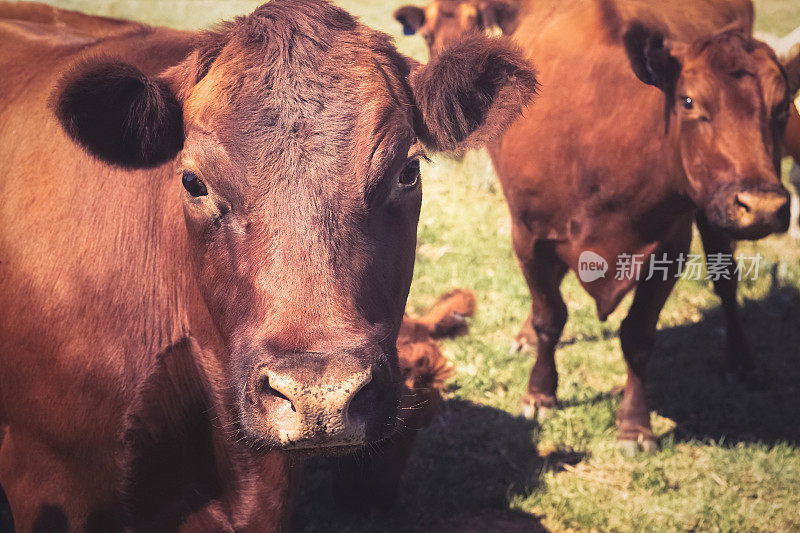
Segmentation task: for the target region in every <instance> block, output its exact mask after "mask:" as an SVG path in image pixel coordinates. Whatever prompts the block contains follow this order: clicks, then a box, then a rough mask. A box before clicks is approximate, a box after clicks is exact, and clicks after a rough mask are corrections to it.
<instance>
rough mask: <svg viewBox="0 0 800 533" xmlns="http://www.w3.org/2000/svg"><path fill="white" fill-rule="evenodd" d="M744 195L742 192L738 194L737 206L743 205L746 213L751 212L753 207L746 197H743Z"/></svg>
mask: <svg viewBox="0 0 800 533" xmlns="http://www.w3.org/2000/svg"><path fill="white" fill-rule="evenodd" d="M743 196H744V195H742V194H737V195H736V207H741V208H742V209H744V211H745V213H749V212H750V211H751V210H752V208H751V207H750V205H749V204H748V202H747V201H746V200H745V198H743Z"/></svg>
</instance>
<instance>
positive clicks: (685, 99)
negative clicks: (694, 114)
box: [681, 96, 694, 111]
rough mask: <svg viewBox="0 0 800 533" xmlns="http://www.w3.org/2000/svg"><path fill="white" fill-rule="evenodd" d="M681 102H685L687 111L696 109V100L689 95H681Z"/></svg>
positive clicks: (684, 106) (684, 105)
mask: <svg viewBox="0 0 800 533" xmlns="http://www.w3.org/2000/svg"><path fill="white" fill-rule="evenodd" d="M681 103H682V104H683V108H684V109H685V110H686V111H691V110H692V109H694V100H692V99H691V98H689V97H688V96H681Z"/></svg>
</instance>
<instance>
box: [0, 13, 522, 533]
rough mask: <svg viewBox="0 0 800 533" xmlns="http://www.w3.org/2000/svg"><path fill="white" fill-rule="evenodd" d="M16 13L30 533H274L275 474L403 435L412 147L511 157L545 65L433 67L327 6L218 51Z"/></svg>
mask: <svg viewBox="0 0 800 533" xmlns="http://www.w3.org/2000/svg"><path fill="white" fill-rule="evenodd" d="M18 7H19V6H16V7H15V6H14V5H9V4H1V5H0V48H2V50H3V53H2V55H0V71H2V72H3V76H2V77H0V94H1V95H2V104H0V161H2V164H3V173H2V177H1V178H0V191H1V194H2V197H3V202H2V203H0V226H1V227H2V230H1V231H0V434H3V435H4V437H3V440H2V446H1V447H0V484H2V486H3V487H4V488H5V491H6V493H7V495H8V500H9V501H10V504H11V508H12V510H13V514H14V519H15V521H16V524H17V527H18V528H19V529H20V530H21V531H30V530H32V529H33V530H47V531H51V530H83V529H86V530H102V531H107V530H113V529H118V528H122V527H126V528H127V527H130V528H133V529H152V528H156V529H177V528H178V527H179V526H182V527H184V528H186V529H209V530H215V531H219V530H234V529H236V530H239V529H248V528H249V529H253V530H258V531H265V530H274V529H278V528H280V527H281V525H282V524H285V522H286V515H287V505H286V501H287V499H288V498H289V496H290V492H291V479H290V476H289V472H288V465H287V454H286V453H284V452H285V451H296V453H298V454H308V453H333V452H344V451H349V450H352V449H354V448H356V447H359V446H362V445H370V444H372V443H375V442H378V441H380V440H381V439H383V438H385V437H386V436H387V435H390V434H391V433H392V431H393V430H394V428H395V427H396V421H397V410H398V403H399V390H400V386H401V382H402V379H401V376H400V374H399V369H398V364H397V349H396V345H395V342H396V339H397V334H398V329H399V328H400V324H401V320H402V317H403V308H404V305H405V300H406V296H407V293H408V288H409V284H410V281H411V274H412V267H413V261H414V247H415V240H416V239H415V236H416V224H417V219H418V215H419V209H420V201H421V190H420V177H419V163H418V159H419V157H421V156H422V152H423V149H424V147H427V148H429V149H432V150H463V149H465V148H468V147H471V146H476V145H479V144H481V143H482V142H484V141H485V140H486V139H488V138H491V137H492V136H494V135H496V134H498V133H499V132H500V131H501V130H502V129H503V128H504V127H505V126H507V125H508V124H509V123H510V122H511V120H512V119H513V118H514V117H515V116H516V115H517V114H518V113H519V111H520V110H521V108H522V106H523V105H524V104H525V103H526V102H527V101H528V99H529V98H530V94H531V91H532V89H533V88H534V85H535V79H534V75H533V72H532V70H531V67H530V66H529V64H528V63H527V62H526V61H524V60H523V59H522V56H521V54H520V53H519V52H518V51H517V50H516V49H514V48H513V47H511V46H510V45H509V44H508V43H505V42H503V41H500V40H494V41H490V40H487V39H477V38H476V39H472V40H470V41H468V42H465V43H463V45H462V46H460V47H458V48H456V49H454V50H453V51H452V53H451V54H447V55H443V56H442V57H441V58H440V59H439V60H438V61H435V62H431V63H429V64H428V65H426V66H422V65H420V64H418V63H416V62H413V61H411V60H409V59H408V58H406V57H404V56H402V55H400V54H398V52H397V51H396V49H395V48H394V46H393V44H392V43H391V40H390V39H389V37H387V36H386V35H384V34H381V33H378V32H375V31H373V30H370V29H369V28H367V27H365V26H363V25H361V24H359V23H358V22H357V21H356V20H355V19H354V18H352V17H351V16H350V15H348V14H347V13H346V12H344V11H342V10H341V9H338V8H335V7H333V6H332V5H330V4H329V3H327V2H325V1H323V0H274V1H272V2H270V3H268V4H265V5H263V6H261V7H260V8H258V9H257V10H256V11H255V12H253V13H252V14H251V15H249V16H245V17H239V18H237V19H236V20H234V21H232V22H228V23H225V24H223V25H221V26H219V27H218V28H217V29H215V30H213V31H209V32H203V33H188V32H179V31H173V30H170V29H166V28H150V27H145V26H141V25H131V27H129V28H124V29H123V30H122V31H121V32H117V31H112V32H111V33H110V34H108V33H106V31H105V30H106V29H108V27H107V26H106V24H107V23H108V21H107V20H98V24H99V25H100V26H101V27H100V29H99V31H98V35H94V34H93V33H92V31H91V24H88V26H80V27H77V28H71V27H70V26H69V24H67V25H64V24H51V23H49V22H48V21H47V20H45V21H44V22H37V21H38V20H40V19H38V18H31V19H30V20H27V19H26V17H25V16H24V14H23V15H20V11H19V9H18ZM4 10H7V11H8V16H7V17H5V18H3V17H4V13H5V11H4ZM22 12H23V13H24V12H25V10H22ZM32 12H36V10H33V11H32ZM54 20H59V21H67V20H72V19H71V18H70V17H67V16H64V17H62V16H57V17H54ZM76 20H80V21H82V22H86V21H85V20H84V19H81V18H80V17H77V19H76ZM465 67H466V68H465ZM54 87H55V89H54ZM48 102H49V105H48ZM445 110H446V112H445ZM54 112H55V114H54Z"/></svg>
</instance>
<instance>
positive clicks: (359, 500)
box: [333, 289, 475, 512]
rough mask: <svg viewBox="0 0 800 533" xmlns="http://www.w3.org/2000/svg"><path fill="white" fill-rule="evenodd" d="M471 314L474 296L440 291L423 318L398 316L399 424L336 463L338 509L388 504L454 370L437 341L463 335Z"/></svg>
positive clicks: (353, 509)
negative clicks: (378, 440) (376, 441)
mask: <svg viewBox="0 0 800 533" xmlns="http://www.w3.org/2000/svg"><path fill="white" fill-rule="evenodd" d="M474 313H475V297H474V296H473V295H472V293H470V292H468V291H465V290H460V289H458V290H455V291H452V292H449V293H447V294H445V295H443V296H442V297H441V298H440V299H439V301H438V302H437V303H436V304H435V305H434V306H433V307H432V308H431V309H430V310H429V311H428V312H427V313H426V314H425V315H424V316H422V317H419V318H412V317H410V316H409V315H406V316H405V317H404V318H403V324H402V326H401V327H400V334H399V335H398V338H397V354H398V357H399V359H400V371H401V373H402V374H403V380H404V385H405V389H404V394H403V399H402V403H401V410H400V415H399V416H400V419H401V421H402V428H401V429H400V430H399V431H398V432H397V433H396V434H395V435H393V436H392V437H390V438H389V439H386V440H385V441H383V442H381V443H379V444H377V445H375V446H373V447H370V448H369V449H367V450H365V451H364V452H359V453H357V454H355V455H352V456H348V457H344V458H341V459H338V460H337V461H336V463H335V477H334V484H333V486H334V497H335V499H336V501H337V503H338V504H339V505H340V506H341V507H343V508H345V509H348V510H350V511H356V512H366V511H369V510H370V509H372V508H377V509H380V510H384V511H385V510H388V509H389V508H390V507H391V506H392V504H393V503H394V500H395V498H396V496H397V490H398V487H399V484H400V478H401V476H402V474H403V470H404V468H405V465H406V462H407V461H408V458H409V457H410V455H411V450H412V448H413V447H414V442H415V441H416V439H417V434H418V433H419V431H420V430H421V429H422V428H424V427H425V426H428V425H429V424H430V423H431V421H432V420H433V419H434V417H435V416H436V414H437V413H438V412H439V410H440V409H441V405H442V394H441V389H442V388H443V387H444V381H445V380H446V379H447V378H448V377H450V376H451V375H452V373H453V365H452V364H451V363H450V362H449V361H448V360H447V358H445V356H444V355H443V354H442V352H441V351H440V349H439V343H438V342H437V340H438V339H442V338H445V337H455V336H458V335H463V334H465V333H466V332H467V323H466V321H465V317H470V316H472V315H473V314H474Z"/></svg>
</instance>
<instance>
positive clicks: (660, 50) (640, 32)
mask: <svg viewBox="0 0 800 533" xmlns="http://www.w3.org/2000/svg"><path fill="white" fill-rule="evenodd" d="M622 41H623V43H624V44H625V52H626V53H627V54H628V59H629V60H630V62H631V68H632V69H633V73H634V74H636V77H637V78H639V80H641V81H642V82H644V83H646V84H648V85H653V86H655V87H658V88H659V89H661V90H662V91H664V93H666V94H667V95H668V96H672V95H673V94H674V92H675V86H676V84H677V83H678V77H679V76H680V74H681V63H680V61H679V60H678V59H677V58H676V57H675V56H673V54H672V52H671V50H670V48H669V47H668V46H667V45H666V43H665V37H664V34H663V33H661V32H660V31H658V30H654V29H653V28H650V27H648V26H645V25H644V24H641V23H639V22H634V23H632V24H631V25H630V27H628V30H627V31H626V32H625V35H624V36H623V38H622Z"/></svg>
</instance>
